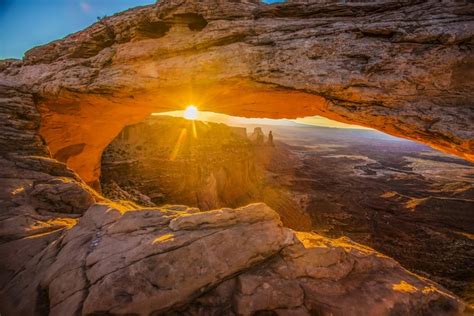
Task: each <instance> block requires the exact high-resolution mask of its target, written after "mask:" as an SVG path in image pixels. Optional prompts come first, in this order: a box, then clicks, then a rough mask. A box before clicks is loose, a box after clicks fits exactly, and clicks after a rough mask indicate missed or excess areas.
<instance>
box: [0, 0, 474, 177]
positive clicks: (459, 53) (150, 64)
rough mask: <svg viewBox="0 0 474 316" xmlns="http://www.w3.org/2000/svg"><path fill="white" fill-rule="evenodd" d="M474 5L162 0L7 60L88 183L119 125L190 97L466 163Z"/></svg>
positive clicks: (48, 131)
mask: <svg viewBox="0 0 474 316" xmlns="http://www.w3.org/2000/svg"><path fill="white" fill-rule="evenodd" d="M473 10H474V8H473V6H472V4H468V3H467V2H466V3H463V2H457V3H438V2H435V1H426V2H423V3H418V2H417V1H408V2H405V3H399V2H398V1H378V2H375V3H369V4H367V3H366V4H364V3H356V2H354V3H353V2H349V3H338V2H329V3H318V2H315V1H289V2H287V3H284V4H276V5H264V4H261V3H260V2H259V1H250V0H249V1H237V2H230V1H229V2H227V1H222V2H221V1H210V0H209V1H191V0H187V1H183V0H169V1H160V3H159V4H157V5H156V6H146V7H140V8H136V9H132V10H129V11H126V12H123V13H120V14H117V15H114V16H112V17H109V18H105V19H103V20H101V21H99V22H98V23H96V24H94V25H92V26H91V27H89V28H87V29H85V30H83V31H81V32H78V33H75V34H72V35H70V36H68V37H66V38H65V39H62V40H59V41H55V42H52V43H50V44H47V45H44V46H41V47H36V48H34V49H32V50H30V51H29V52H27V54H26V56H25V58H24V60H23V61H6V62H3V63H2V67H1V77H2V80H3V81H7V82H20V83H21V85H23V86H24V87H26V89H27V90H28V91H29V92H31V93H32V94H33V95H34V100H35V104H36V106H37V108H38V110H39V112H40V114H41V128H40V133H41V135H42V137H43V138H44V140H45V141H46V143H47V145H48V147H49V150H50V152H51V155H52V157H53V158H57V159H60V160H62V161H63V162H67V164H68V166H70V167H71V168H72V169H74V170H75V171H76V172H78V174H79V175H80V176H81V177H82V178H83V179H84V180H85V181H86V182H87V183H89V184H94V183H95V182H96V180H97V178H98V175H99V161H100V155H101V152H102V150H103V148H105V146H106V145H107V144H108V143H109V142H110V141H111V140H112V139H113V138H114V136H115V135H116V134H117V133H118V132H119V131H120V130H121V128H122V127H123V126H124V125H127V124H130V123H134V122H136V121H139V120H141V119H143V118H144V117H145V116H147V115H149V114H150V113H151V112H160V111H168V110H176V109H180V108H183V107H184V106H185V105H187V104H189V103H194V104H198V105H199V106H200V108H202V109H204V110H211V111H215V112H222V113H226V114H231V115H240V116H247V117H271V118H296V117H301V116H308V115H322V116H326V117H329V118H332V119H336V120H339V121H343V122H350V123H357V124H360V125H365V126H369V127H373V128H376V129H379V130H381V131H384V132H387V133H390V134H393V135H397V136H401V137H406V138H410V139H414V140H418V141H421V142H424V143H427V144H430V145H432V146H434V147H437V148H439V149H441V150H443V151H446V152H451V153H454V154H457V155H459V156H462V157H464V158H466V159H469V160H474V155H473V148H474V141H473V139H474V132H473V129H472V124H473V122H474V108H473V105H472V100H473V97H474V79H473V78H474V76H473V74H474V54H473V53H472V44H473V35H474V32H473V30H474V19H473V18H472V12H473Z"/></svg>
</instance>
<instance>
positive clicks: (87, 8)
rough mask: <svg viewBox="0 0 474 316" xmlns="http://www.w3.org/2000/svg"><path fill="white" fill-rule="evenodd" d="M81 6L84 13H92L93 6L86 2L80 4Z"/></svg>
mask: <svg viewBox="0 0 474 316" xmlns="http://www.w3.org/2000/svg"><path fill="white" fill-rule="evenodd" d="M79 6H80V7H81V10H82V12H84V13H88V12H90V11H91V5H90V4H89V3H87V2H85V1H81V2H79Z"/></svg>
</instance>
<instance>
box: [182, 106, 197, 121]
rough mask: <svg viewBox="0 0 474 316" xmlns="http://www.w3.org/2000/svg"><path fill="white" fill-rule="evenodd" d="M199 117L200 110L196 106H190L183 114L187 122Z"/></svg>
mask: <svg viewBox="0 0 474 316" xmlns="http://www.w3.org/2000/svg"><path fill="white" fill-rule="evenodd" d="M198 116H199V110H198V109H197V107H195V106H194V105H189V106H188V107H187V108H186V110H184V113H183V117H184V118H185V119H187V120H195V119H197V118H198Z"/></svg>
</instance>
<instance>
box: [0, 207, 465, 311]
mask: <svg viewBox="0 0 474 316" xmlns="http://www.w3.org/2000/svg"><path fill="white" fill-rule="evenodd" d="M360 288H363V289H364V290H363V291H361V290H360ZM2 298H3V300H2V309H3V311H2V312H5V313H6V314H8V313H12V314H24V315H34V314H39V313H41V312H43V313H47V314H49V315H74V314H83V315H93V314H101V313H102V314H103V313H107V314H140V315H151V314H164V313H169V312H177V313H179V314H181V315H202V314H215V315H224V314H225V315H254V314H255V313H257V312H261V311H275V312H276V313H277V314H278V315H289V314H292V315H294V314H295V313H297V314H298V315H310V314H311V313H312V314H314V313H323V314H328V313H332V314H334V313H336V314H337V313H339V312H340V311H344V313H351V314H360V313H363V314H373V315H388V314H390V313H391V314H393V313H399V314H413V313H425V314H438V315H442V314H455V313H457V312H460V311H461V308H462V304H461V303H460V302H459V301H458V300H457V299H456V298H455V297H454V296H452V295H450V294H448V293H446V292H444V290H442V289H440V288H439V287H438V286H436V285H435V284H433V283H431V282H429V281H426V280H422V279H420V278H418V277H416V276H415V275H411V274H409V273H408V272H407V271H405V270H403V269H402V268H401V267H400V266H399V265H398V264H397V263H396V262H395V261H393V260H392V259H390V258H387V257H384V256H381V255H380V254H378V253H377V252H375V251H373V250H371V249H368V248H364V247H362V246H360V245H357V244H354V243H351V242H350V241H347V240H343V239H340V240H329V239H326V238H323V237H321V236H319V235H316V234H305V233H294V232H293V231H291V230H289V229H287V228H284V227H282V225H281V222H280V221H279V218H278V215H277V214H276V213H275V212H274V211H273V210H271V209H270V208H268V207H267V206H265V205H264V204H253V205H249V206H246V207H243V208H240V209H236V210H234V209H222V210H215V211H209V212H199V210H198V209H192V208H187V207H185V206H168V207H162V208H160V209H142V210H128V211H126V210H123V209H116V208H113V207H111V206H109V205H103V204H96V205H94V206H92V207H91V208H89V210H88V211H87V212H86V213H85V214H84V216H83V217H82V218H81V219H80V220H79V221H78V223H77V224H76V225H75V226H74V227H73V228H71V229H69V230H68V231H67V232H66V233H65V234H63V235H62V236H61V237H60V238H58V239H57V240H55V241H54V242H52V243H50V244H49V245H48V246H47V247H46V248H45V249H44V250H43V251H42V252H41V253H39V254H37V255H36V256H35V257H33V258H32V259H31V260H30V261H28V262H27V263H26V264H25V266H24V267H23V269H21V270H19V271H18V272H17V273H16V274H15V275H14V276H13V277H12V278H11V280H10V281H9V283H8V284H7V285H6V286H5V287H4V289H3V297H2ZM33 302H35V304H32V303H33Z"/></svg>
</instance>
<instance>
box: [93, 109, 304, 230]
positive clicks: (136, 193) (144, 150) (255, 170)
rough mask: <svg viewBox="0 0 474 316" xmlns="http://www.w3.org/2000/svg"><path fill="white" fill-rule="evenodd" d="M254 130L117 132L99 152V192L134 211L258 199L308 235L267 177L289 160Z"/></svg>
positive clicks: (286, 196)
mask: <svg viewBox="0 0 474 316" xmlns="http://www.w3.org/2000/svg"><path fill="white" fill-rule="evenodd" d="M258 131H259V133H260V134H258V132H257V134H258V136H259V137H253V136H255V132H254V133H253V134H251V137H247V133H246V129H245V128H240V127H230V126H227V125H224V124H215V123H208V122H200V121H188V120H185V119H182V118H173V117H165V116H152V117H150V118H147V119H146V120H144V121H142V122H140V123H137V124H134V125H130V126H127V127H125V128H124V130H123V131H122V132H121V133H120V134H119V135H118V136H117V137H116V138H115V139H114V141H113V142H112V143H111V144H110V145H109V146H107V148H106V150H105V151H104V154H103V155H102V164H101V170H102V175H101V187H102V192H103V193H104V195H105V196H107V197H108V198H110V199H112V200H115V201H120V200H130V201H134V202H135V203H137V204H138V205H142V206H156V205H162V204H175V203H182V204H185V205H189V206H195V207H198V208H200V209H201V210H210V209H216V208H221V207H239V206H242V205H246V204H249V203H252V202H257V201H262V202H265V203H267V204H268V205H270V206H271V207H272V208H273V209H275V210H276V211H277V212H278V213H279V214H280V216H281V218H282V221H283V223H284V224H285V226H287V227H291V228H293V229H297V230H303V231H309V230H311V227H312V225H311V219H310V216H309V215H308V214H306V213H305V212H304V211H302V210H301V209H300V208H299V207H297V206H296V202H295V200H294V198H293V196H292V194H291V192H289V191H288V190H285V189H283V188H282V183H281V182H282V181H275V180H274V179H272V178H273V177H274V176H275V172H276V171H277V168H278V167H280V168H281V167H282V166H284V165H285V163H284V162H290V161H293V162H294V163H296V161H295V159H294V157H292V155H291V154H290V153H289V152H288V151H287V150H285V149H283V148H280V147H277V148H274V147H272V146H271V145H269V144H265V143H264V135H263V132H262V130H261V128H259V129H258ZM158 135H159V137H158ZM288 169H289V171H290V172H291V168H288ZM293 172H294V170H293Z"/></svg>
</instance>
